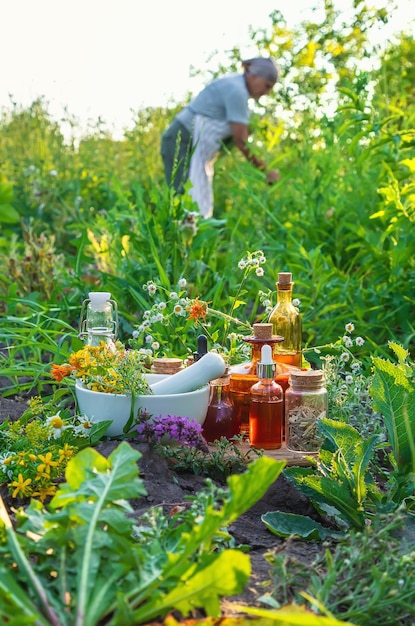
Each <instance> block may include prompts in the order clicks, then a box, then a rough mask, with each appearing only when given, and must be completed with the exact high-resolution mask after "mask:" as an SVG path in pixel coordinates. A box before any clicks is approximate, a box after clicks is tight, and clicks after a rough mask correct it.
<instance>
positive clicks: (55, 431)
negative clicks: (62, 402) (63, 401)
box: [46, 411, 66, 439]
mask: <svg viewBox="0 0 415 626" xmlns="http://www.w3.org/2000/svg"><path fill="white" fill-rule="evenodd" d="M46 425H47V426H49V428H50V430H51V436H52V437H53V438H54V439H58V438H59V437H60V436H61V435H62V432H63V431H64V430H66V427H65V424H64V421H63V419H62V418H61V416H60V411H58V412H57V413H55V415H51V416H50V417H48V418H47V420H46Z"/></svg>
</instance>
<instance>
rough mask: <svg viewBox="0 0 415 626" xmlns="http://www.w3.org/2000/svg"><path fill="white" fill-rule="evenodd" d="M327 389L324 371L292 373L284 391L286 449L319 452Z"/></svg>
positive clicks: (326, 403)
mask: <svg viewBox="0 0 415 626" xmlns="http://www.w3.org/2000/svg"><path fill="white" fill-rule="evenodd" d="M327 405H328V398H327V389H326V387H325V377H324V372H323V371H322V370H312V369H311V370H304V371H298V372H295V373H294V372H292V373H291V374H290V386H289V387H288V389H287V391H286V392H285V420H286V425H285V432H286V438H287V448H288V449H289V450H292V451H294V452H318V451H319V449H320V445H321V438H320V436H319V434H318V421H319V420H320V419H322V418H324V417H326V416H327Z"/></svg>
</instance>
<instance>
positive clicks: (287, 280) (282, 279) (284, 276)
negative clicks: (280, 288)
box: [278, 272, 293, 285]
mask: <svg viewBox="0 0 415 626" xmlns="http://www.w3.org/2000/svg"><path fill="white" fill-rule="evenodd" d="M292 277H293V275H292V274H291V272H280V273H279V274H278V284H279V285H290V284H291V283H292Z"/></svg>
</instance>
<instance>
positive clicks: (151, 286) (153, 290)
mask: <svg viewBox="0 0 415 626" xmlns="http://www.w3.org/2000/svg"><path fill="white" fill-rule="evenodd" d="M147 291H148V293H149V295H150V296H154V294H155V293H156V291H157V285H155V284H154V283H149V284H148V285H147Z"/></svg>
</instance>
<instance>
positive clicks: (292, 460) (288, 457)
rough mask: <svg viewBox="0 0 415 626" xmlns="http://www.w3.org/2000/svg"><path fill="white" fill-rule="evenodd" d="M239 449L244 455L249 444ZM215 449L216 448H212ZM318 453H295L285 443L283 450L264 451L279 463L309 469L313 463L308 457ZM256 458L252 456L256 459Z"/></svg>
mask: <svg viewBox="0 0 415 626" xmlns="http://www.w3.org/2000/svg"><path fill="white" fill-rule="evenodd" d="M237 445H238V448H239V449H240V450H241V452H242V453H246V452H248V451H249V449H250V447H251V446H250V445H249V443H242V444H237ZM211 447H212V448H214V446H211ZM317 454H318V453H316V452H293V451H292V450H288V449H287V446H286V445H285V443H283V444H282V446H281V448H277V449H276V450H264V455H265V456H269V457H270V458H272V459H276V460H277V461H286V464H287V466H289V465H297V466H300V467H307V466H310V465H312V463H311V461H310V459H309V458H307V457H311V458H315V457H316V456H317ZM254 458H255V456H254V455H253V456H252V459H254Z"/></svg>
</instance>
